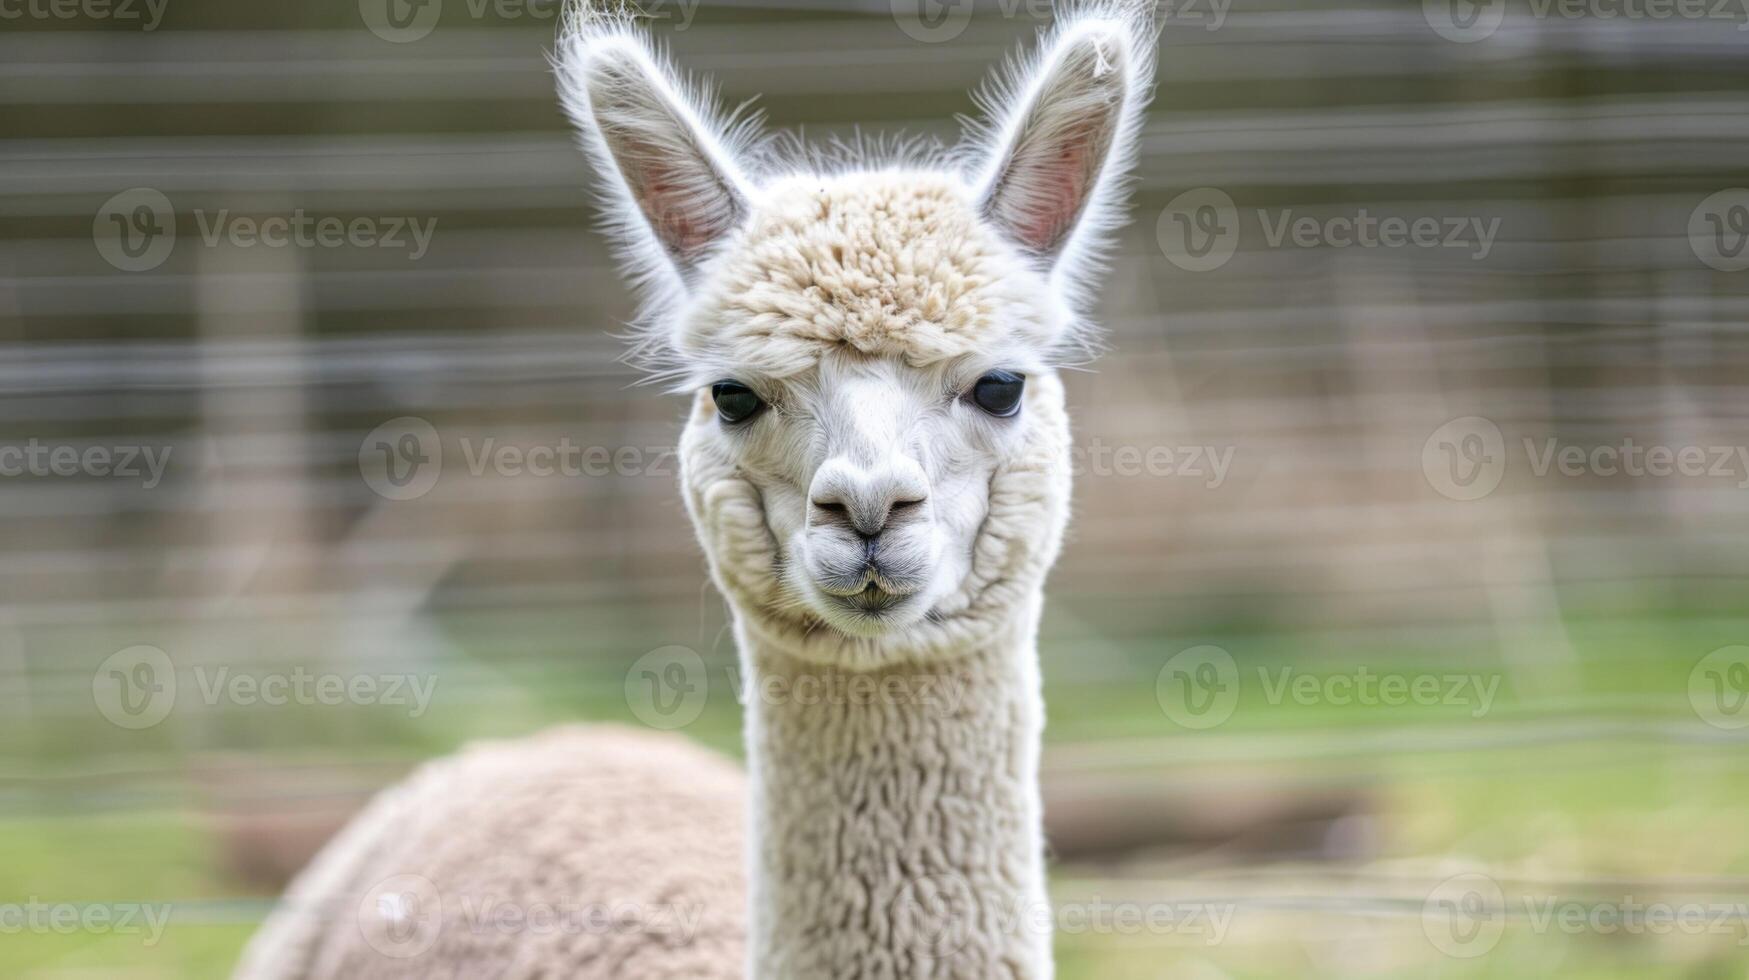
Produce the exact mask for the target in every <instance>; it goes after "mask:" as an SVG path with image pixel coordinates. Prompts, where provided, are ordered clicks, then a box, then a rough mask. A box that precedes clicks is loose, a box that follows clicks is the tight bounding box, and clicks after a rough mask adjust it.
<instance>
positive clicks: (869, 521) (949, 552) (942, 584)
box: [688, 351, 1060, 636]
mask: <svg viewBox="0 0 1749 980" xmlns="http://www.w3.org/2000/svg"><path fill="white" fill-rule="evenodd" d="M1034 382H1036V383H1034ZM1052 382H1054V379H1053V378H1050V377H1049V376H1048V375H1041V374H1039V373H1036V372H1035V373H1034V374H1032V375H1031V376H1028V375H1025V374H1022V373H1021V372H1019V371H1015V370H1013V369H1012V367H999V366H996V363H995V362H992V361H990V360H988V359H986V358H983V357H978V356H972V357H968V358H965V359H963V360H961V361H958V362H956V363H948V364H942V365H939V366H936V367H933V368H927V369H924V368H916V367H912V366H910V365H908V364H905V363H904V362H903V361H901V360H898V359H892V358H876V357H869V356H867V355H863V354H858V353H854V352H851V351H838V352H831V353H828V354H827V355H826V356H824V357H823V358H822V359H821V361H820V362H819V364H818V365H817V366H815V367H814V368H812V369H810V370H808V371H806V372H804V373H803V374H800V375H798V376H796V377H793V378H789V379H786V380H783V381H776V382H773V381H763V380H762V381H756V382H754V384H755V385H756V386H757V388H756V389H755V391H756V392H757V393H756V394H755V391H749V390H748V389H746V388H742V387H739V386H737V385H721V386H717V387H716V392H717V393H716V394H706V395H703V396H701V398H700V409H701V410H700V411H699V412H697V413H696V414H695V416H694V418H693V419H692V421H691V422H690V424H689V428H690V429H691V431H690V432H689V433H688V447H689V452H692V453H697V454H699V455H700V456H705V457H710V458H714V459H722V460H732V461H733V465H734V467H735V468H736V470H737V471H738V472H739V473H740V474H741V475H742V477H743V478H744V479H746V480H747V481H748V482H749V483H751V484H752V485H753V487H755V488H756V489H757V491H758V493H759V497H760V500H761V503H762V510H763V514H764V521H765V524H766V526H767V527H768V528H769V529H770V531H771V535H772V538H773V540H774V542H776V546H777V547H776V549H775V553H774V554H773V556H772V557H773V560H774V563H775V567H776V572H777V574H778V575H779V576H780V578H781V581H782V583H783V585H784V586H785V591H786V592H787V594H788V597H789V599H790V600H791V601H792V602H793V603H794V604H795V605H797V606H800V607H801V608H800V609H799V610H797V611H798V612H802V613H804V614H805V615H806V616H808V617H811V618H813V619H816V620H818V621H819V622H822V623H825V624H827V625H829V626H831V627H833V628H835V629H838V630H840V631H842V632H844V633H847V634H850V635H854V636H880V635H884V634H889V633H893V632H896V631H902V630H904V629H905V628H907V627H909V626H910V625H912V624H913V623H915V622H917V621H918V620H920V619H922V618H923V617H924V616H926V615H927V614H929V613H930V612H932V611H935V610H936V609H937V606H938V604H939V603H940V602H941V601H942V600H943V599H944V598H946V597H947V596H949V595H951V594H953V593H954V592H955V591H956V590H957V589H958V588H959V586H960V585H961V583H962V582H964V581H965V579H966V576H967V573H968V571H969V570H970V566H971V557H972V549H973V547H974V544H975V543H976V540H977V538H978V535H979V533H980V531H981V530H982V526H983V523H984V519H985V516H986V515H987V514H988V512H989V493H990V485H991V480H992V477H993V476H994V475H995V473H996V472H997V471H998V469H999V468H1000V467H1002V466H1003V465H1004V464H1006V463H1009V462H1010V461H1011V460H1012V458H1013V457H1014V456H1016V455H1017V454H1019V453H1021V452H1022V451H1024V448H1025V447H1026V446H1028V445H1030V440H1029V439H1028V438H1027V432H1026V428H1027V427H1028V426H1029V425H1032V424H1034V419H1033V417H1032V416H1033V414H1035V413H1029V412H1028V411H1027V408H1028V404H1027V403H1028V402H1029V401H1034V402H1036V401H1037V400H1038V399H1040V398H1050V397H1053V396H1056V397H1058V398H1059V399H1060V391H1059V389H1057V387H1056V386H1055V384H1054V383H1052ZM1028 389H1030V391H1029V390H1028ZM755 398H757V401H755ZM749 406H756V407H753V408H751V409H750V408H749ZM748 411H751V412H752V414H751V415H747V416H745V417H743V414H744V413H746V412H748ZM1045 417H1046V418H1051V417H1054V416H1051V415H1047V416H1045Z"/></svg>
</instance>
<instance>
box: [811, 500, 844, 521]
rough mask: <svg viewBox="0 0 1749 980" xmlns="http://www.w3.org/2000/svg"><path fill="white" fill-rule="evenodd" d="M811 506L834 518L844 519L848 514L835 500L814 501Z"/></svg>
mask: <svg viewBox="0 0 1749 980" xmlns="http://www.w3.org/2000/svg"><path fill="white" fill-rule="evenodd" d="M813 504H814V507H815V509H817V510H819V511H821V512H822V513H826V514H831V515H832V516H834V517H845V516H847V515H848V514H849V513H850V512H849V511H848V510H847V509H846V508H845V506H844V505H843V504H841V503H838V502H837V501H835V500H816V501H813Z"/></svg>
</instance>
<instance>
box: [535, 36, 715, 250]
mask: <svg viewBox="0 0 1749 980" xmlns="http://www.w3.org/2000/svg"><path fill="white" fill-rule="evenodd" d="M558 71H559V74H560V80H559V88H560V101H561V102H562V103H563V104H564V107H565V110H566V112H567V113H568V114H569V115H570V117H571V121H572V122H573V123H574V124H576V126H577V127H578V128H579V129H580V130H582V131H583V133H584V134H585V138H586V139H587V140H589V142H590V146H591V149H592V150H593V151H594V155H595V157H596V158H597V162H598V163H599V164H604V165H610V166H608V167H604V169H612V170H614V171H616V172H617V173H618V175H619V179H618V181H617V184H618V189H619V190H623V191H624V192H625V193H624V199H622V200H621V201H620V204H621V205H622V208H623V209H624V210H628V211H630V210H635V211H636V212H637V214H638V215H639V216H641V224H642V225H643V226H644V227H645V228H646V229H648V231H649V234H650V237H651V238H652V239H653V240H654V242H655V244H656V245H657V246H658V247H659V248H660V250H661V251H662V252H663V253H664V254H666V255H667V256H668V258H669V260H670V261H672V262H673V264H674V267H675V268H676V270H678V271H679V272H680V274H681V277H682V278H683V279H684V278H686V277H687V276H688V275H689V274H690V273H691V272H692V270H693V269H694V268H695V267H696V266H697V264H698V263H699V261H700V260H701V259H703V258H704V257H705V256H706V255H707V254H709V252H710V250H711V248H712V246H714V245H715V244H716V243H717V242H718V241H720V240H721V239H722V238H723V236H724V235H726V234H728V233H729V232H730V231H732V230H734V228H736V227H737V226H738V225H739V224H740V223H741V221H742V219H743V218H745V217H746V214H747V197H748V195H747V190H746V181H745V178H744V177H742V175H741V173H740V171H739V169H738V168H737V167H736V166H735V164H734V162H733V161H732V159H731V153H730V151H729V150H728V149H727V148H726V147H725V146H724V145H723V141H722V139H720V138H719V136H718V135H717V132H718V130H717V129H715V128H714V126H713V124H712V123H709V122H707V121H706V119H707V118H708V115H707V113H706V112H705V111H703V110H702V109H699V108H695V107H694V106H693V105H692V103H691V101H690V100H689V98H688V95H687V92H686V89H685V87H684V86H683V85H682V84H681V83H680V82H678V81H677V80H676V79H675V77H674V76H673V74H672V72H671V71H670V70H669V69H668V68H667V67H666V66H665V65H664V64H663V63H662V62H661V60H659V59H658V58H657V57H656V56H655V55H653V54H652V53H651V51H650V50H649V48H648V47H646V46H645V44H644V43H643V41H641V40H640V39H638V38H637V37H636V36H634V35H633V34H632V33H631V32H630V31H629V30H627V31H619V32H613V33H605V34H597V35H594V36H590V35H588V34H582V35H580V36H577V37H574V38H572V39H571V42H570V44H569V45H568V47H566V48H565V49H564V50H563V52H562V57H561V59H560V61H559V64H558ZM604 179H606V178H604ZM615 217H616V218H618V219H619V220H620V221H621V223H622V224H624V225H625V226H627V230H628V232H631V229H632V228H635V227H636V226H637V225H638V224H640V221H639V219H636V218H630V216H629V215H623V214H622V215H616V216H615ZM633 233H635V232H633Z"/></svg>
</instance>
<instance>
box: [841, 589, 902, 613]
mask: <svg viewBox="0 0 1749 980" xmlns="http://www.w3.org/2000/svg"><path fill="white" fill-rule="evenodd" d="M903 598H904V596H899V595H894V594H893V593H891V592H888V591H887V590H886V589H883V588H881V587H880V586H879V585H876V584H875V583H873V582H870V583H869V584H868V587H867V588H865V589H863V590H862V591H861V592H858V593H857V594H855V595H852V596H845V597H844V602H845V604H846V605H849V606H850V607H851V608H852V609H856V610H858V611H861V612H865V613H878V612H880V611H882V610H884V609H886V608H887V607H888V606H891V605H893V604H894V603H896V602H898V601H899V600H901V599H903Z"/></svg>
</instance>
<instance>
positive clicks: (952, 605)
mask: <svg viewBox="0 0 1749 980" xmlns="http://www.w3.org/2000/svg"><path fill="white" fill-rule="evenodd" d="M1082 9H1083V10H1086V11H1094V10H1096V9H1104V8H1096V7H1095V6H1094V5H1087V6H1084V7H1083V8H1082ZM1113 9H1115V8H1113ZM1132 9H1133V7H1132ZM1151 40H1152V39H1151V35H1149V34H1148V33H1147V30H1146V28H1145V27H1144V26H1142V25H1141V24H1139V23H1136V22H1133V21H1129V20H1125V19H1123V18H1118V17H1112V18H1104V19H1101V18H1098V17H1093V16H1088V17H1086V18H1085V19H1082V20H1079V21H1076V22H1072V23H1069V24H1066V25H1063V26H1061V27H1060V28H1059V29H1058V30H1057V31H1056V32H1055V33H1054V35H1053V36H1052V37H1050V38H1049V39H1047V40H1046V41H1045V42H1044V43H1043V44H1042V45H1041V48H1040V50H1039V52H1038V56H1037V59H1036V61H1035V63H1033V64H1031V65H1027V66H1022V67H1020V68H1019V69H1017V71H1016V73H1015V74H1014V75H1013V77H1011V78H1009V79H1008V80H1007V82H1006V88H1005V91H1004V92H998V94H997V98H999V99H1005V100H1006V101H1008V102H1009V103H1010V104H1009V105H1007V106H1006V107H999V108H998V109H997V110H996V112H995V118H993V119H992V121H991V122H990V124H989V125H988V126H987V127H985V128H983V129H980V130H978V131H976V132H975V133H974V134H972V136H971V137H970V140H971V142H970V144H968V146H967V147H965V148H962V152H960V153H957V154H955V155H953V156H951V157H941V158H939V159H937V160H936V161H934V163H933V164H931V165H916V164H913V165H909V166H906V165H889V166H880V167H872V168H859V167H857V166H856V165H854V164H852V165H848V166H846V167H844V168H843V169H841V170H836V171H834V172H830V173H818V172H810V171H809V170H808V169H807V168H806V167H803V166H799V165H797V166H790V167H787V168H785V167H782V166H778V165H773V164H771V163H770V162H769V161H766V162H760V160H758V159H757V158H755V159H748V156H749V154H748V152H747V151H746V150H745V149H737V148H736V146H735V144H737V143H745V142H747V140H746V138H745V132H744V131H743V130H740V129H735V130H732V131H725V129H724V128H723V127H722V126H721V125H717V124H713V123H712V122H710V113H709V110H708V107H706V106H704V105H703V104H702V103H701V102H700V100H698V99H697V98H695V97H694V96H692V95H689V94H688V92H687V90H686V88H685V87H684V86H683V85H681V84H680V83H679V82H678V81H677V80H676V79H675V77H674V76H673V75H672V74H671V72H670V71H669V70H668V69H667V68H666V67H665V66H664V65H662V63H661V62H660V60H659V59H657V58H656V57H655V56H654V55H652V53H651V52H650V50H649V49H648V47H647V46H646V45H645V43H644V42H643V41H642V39H641V38H640V37H639V35H638V34H637V32H636V31H635V30H633V29H632V28H630V27H629V26H628V25H626V24H623V23H618V22H597V23H591V22H585V23H582V24H579V25H574V33H573V34H572V36H571V37H569V38H568V42H569V43H568V46H567V47H565V48H564V49H562V51H561V55H562V57H561V63H560V66H559V68H560V76H561V96H562V99H563V101H564V103H565V105H566V108H567V109H568V110H569V111H570V112H571V113H572V115H573V117H574V118H575V119H576V120H577V121H578V123H579V125H580V127H581V129H582V131H583V132H584V134H585V137H586V147H587V149H589V150H590V152H591V154H592V155H593V157H594V158H595V159H596V161H597V163H598V164H599V165H600V166H601V167H602V168H603V169H605V170H607V171H610V172H613V173H615V174H617V176H618V178H619V179H618V180H617V181H611V182H609V184H608V186H607V190H608V193H609V195H610V196H611V198H612V199H613V202H614V205H615V206H614V207H612V208H610V210H609V213H608V217H609V218H610V220H611V221H612V222H613V223H614V224H615V225H616V226H617V227H618V229H619V230H620V232H621V233H622V240H621V242H620V244H621V245H622V247H623V248H624V250H625V251H626V252H627V253H628V258H629V259H630V260H631V261H630V264H631V266H632V268H633V270H634V272H635V273H637V274H638V275H639V277H640V278H641V279H642V281H644V282H645V284H646V285H649V286H652V287H654V289H653V296H652V301H651V306H652V311H653V314H652V316H651V320H652V321H653V322H652V326H653V327H654V336H653V340H652V346H653V347H656V348H657V349H659V350H660V352H661V353H662V354H663V355H665V357H664V360H666V361H667V362H668V363H670V364H672V365H673V370H672V373H673V374H674V375H676V376H678V377H682V378H684V379H685V382H686V384H685V386H686V387H689V388H692V389H694V390H695V391H697V395H696V400H695V406H694V411H693V413H692V416H691V418H690V420H689V421H688V424H687V429H686V433H685V437H684V439H683V441H682V446H681V455H682V460H683V467H684V470H685V481H686V483H687V491H688V503H689V506H690V508H691V511H692V514H693V517H694V520H695V521H696V522H697V523H698V525H699V531H700V538H701V540H702V541H703V542H704V544H705V547H706V551H707V552H708V553H709V555H710V558H711V561H712V567H713V572H714V574H715V577H716V578H717V580H718V583H719V584H720V585H721V586H723V587H724V589H725V591H726V592H728V593H729V594H730V596H731V598H733V599H735V600H736V604H737V606H738V607H740V610H741V612H742V614H743V616H744V617H745V618H751V619H755V620H760V621H765V622H766V623H768V624H776V626H775V628H777V629H782V630H787V631H789V632H790V633H792V634H794V635H799V636H804V637H810V638H812V637H816V636H817V635H818V634H819V633H820V631H821V628H822V627H824V628H825V630H826V631H827V632H829V633H833V634H837V635H839V636H841V637H844V638H846V639H847V640H855V641H858V642H859V643H860V644H861V645H860V646H857V647H856V648H855V649H856V650H858V651H861V653H859V654H858V656H859V657H860V659H861V660H863V661H867V660H868V659H869V658H868V657H867V656H863V654H866V653H867V652H868V651H870V650H875V651H876V656H877V659H878V657H880V656H885V655H886V654H890V653H893V652H894V651H898V650H901V649H906V648H907V647H906V644H905V643H903V642H900V641H903V640H905V639H906V638H907V637H910V638H913V639H916V640H918V644H912V646H911V647H910V648H915V647H916V646H918V645H919V644H922V643H924V642H925V637H926V636H927V635H928V634H929V633H930V631H931V630H932V629H935V630H937V631H938V632H939V631H940V630H943V629H946V630H949V631H950V632H951V631H952V626H953V623H954V621H955V620H956V618H962V619H967V620H969V619H971V618H974V617H977V616H980V615H988V612H989V607H992V606H994V605H995V604H997V603H998V602H999V601H1002V602H1008V603H1012V602H1013V601H1016V597H1018V596H1024V595H1026V594H1028V591H1029V590H1031V589H1035V588H1036V586H1037V581H1036V579H1037V578H1040V577H1042V575H1043V570H1044V568H1045V567H1048V564H1049V561H1050V559H1051V558H1052V557H1054V555H1055V551H1056V543H1057V540H1058V538H1059V536H1060V532H1061V529H1062V522H1063V515H1064V513H1065V511H1066V499H1065V498H1066V497H1067V475H1066V474H1067V423H1066V420H1065V418H1064V415H1063V406H1062V389H1061V387H1060V385H1059V384H1058V382H1057V379H1056V376H1055V374H1054V372H1053V370H1052V366H1053V365H1054V364H1056V363H1058V362H1059V361H1061V360H1062V358H1063V354H1064V352H1065V351H1068V350H1072V349H1074V348H1075V347H1076V346H1077V344H1078V339H1079V336H1080V334H1081V333H1083V332H1084V331H1083V330H1082V328H1081V321H1080V318H1079V317H1078V316H1077V313H1076V310H1075V307H1076V305H1077V300H1079V299H1081V298H1083V297H1084V296H1085V295H1086V294H1087V293H1088V291H1089V290H1090V287H1091V285H1092V283H1093V281H1094V271H1095V270H1094V269H1093V265H1094V263H1092V262H1090V261H1088V260H1089V259H1090V258H1091V257H1093V256H1094V255H1095V254H1096V253H1097V251H1098V249H1099V247H1100V244H1101V243H1100V241H1099V240H1098V236H1099V234H1100V232H1101V231H1102V230H1103V229H1104V228H1105V227H1107V226H1109V225H1110V224H1111V223H1112V222H1111V220H1110V219H1111V217H1112V216H1113V213H1114V208H1115V196H1116V195H1115V191H1114V190H1113V187H1114V185H1115V184H1116V182H1117V180H1118V178H1119V176H1120V174H1119V171H1120V170H1121V167H1122V165H1123V163H1124V162H1125V161H1126V160H1127V157H1128V155H1129V147H1130V144H1131V143H1132V142H1133V136H1134V130H1135V128H1136V126H1137V124H1138V123H1139V119H1140V106H1141V103H1142V99H1143V95H1144V91H1143V90H1144V89H1145V87H1146V85H1147V81H1148V75H1149V72H1148V66H1149V65H1150V64H1151V57H1150V54H1149V52H1148V51H1147V50H1146V48H1147V47H1148V46H1150V45H1151ZM762 171H763V173H762ZM1041 454H1042V455H1044V456H1046V457H1049V458H1048V459H1045V460H1044V462H1043V463H1042V464H1041V463H1040V459H1039V457H1040V456H1041ZM888 640H892V641H894V642H891V643H887V642H886V641H888ZM870 643H873V644H875V646H873V647H871V646H869V644H870ZM881 644H885V645H884V646H882V645H881ZM882 651H884V653H883V652H882Z"/></svg>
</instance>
